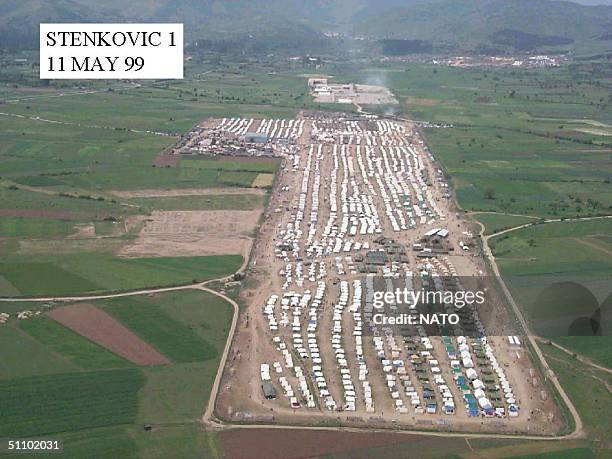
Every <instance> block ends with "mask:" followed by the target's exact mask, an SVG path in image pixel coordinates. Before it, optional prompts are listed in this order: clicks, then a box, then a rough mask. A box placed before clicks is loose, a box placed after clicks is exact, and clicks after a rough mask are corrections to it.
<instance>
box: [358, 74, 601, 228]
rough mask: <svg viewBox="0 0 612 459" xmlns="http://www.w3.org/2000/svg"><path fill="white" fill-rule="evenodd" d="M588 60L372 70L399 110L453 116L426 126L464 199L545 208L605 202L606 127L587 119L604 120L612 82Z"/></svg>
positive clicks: (483, 205) (541, 211) (502, 207)
mask: <svg viewBox="0 0 612 459" xmlns="http://www.w3.org/2000/svg"><path fill="white" fill-rule="evenodd" d="M592 70H593V69H592V68H591V67H590V64H588V63H586V64H582V65H574V66H564V67H561V68H559V69H546V70H515V69H512V70H510V69H486V68H476V69H460V68H450V67H444V66H435V67H434V66H428V65H418V64H417V65H408V66H404V67H400V66H397V65H393V64H390V66H389V67H388V68H386V69H379V70H377V72H378V73H379V77H384V79H385V80H386V81H387V83H388V84H389V85H390V86H391V87H392V88H393V90H394V92H395V93H396V95H397V96H398V98H399V100H400V104H401V107H400V110H401V111H403V112H404V113H406V114H408V115H409V116H411V117H412V118H415V119H420V120H426V121H430V122H436V123H446V124H452V125H453V126H454V127H453V128H438V129H436V128H430V129H425V131H424V134H425V138H426V140H427V142H428V144H429V145H430V147H431V148H432V150H433V152H434V153H435V155H436V157H437V158H438V159H439V160H440V162H441V163H442V165H443V166H444V169H445V170H446V171H447V173H448V175H449V176H450V178H451V181H452V183H453V185H454V187H455V189H456V193H457V197H458V198H459V203H460V204H461V205H462V206H463V207H464V208H465V209H468V210H481V211H483V210H484V211H489V210H493V211H498V212H508V213H516V214H528V215H537V216H552V215H591V214H599V213H606V212H608V211H609V209H610V205H612V188H611V187H610V181H609V177H610V169H609V160H610V146H611V145H610V144H611V142H610V137H609V136H608V135H605V132H604V131H603V130H601V129H600V130H597V129H588V127H589V126H590V127H591V128H593V126H604V130H605V129H608V127H609V125H610V122H611V121H612V119H611V118H612V117H611V116H610V113H611V112H610V110H609V105H608V104H609V99H608V96H609V93H610V82H609V80H606V78H605V75H604V74H602V73H597V72H593V71H592ZM364 73H365V75H362V76H361V78H362V79H365V78H367V77H368V75H370V74H371V72H370V73H368V72H364ZM606 126H608V127H606ZM488 188H491V189H492V190H493V191H494V196H493V199H490V198H489V199H488V198H487V197H485V195H486V193H485V191H486V190H487V189H488Z"/></svg>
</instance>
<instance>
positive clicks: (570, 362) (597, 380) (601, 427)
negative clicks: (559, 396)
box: [542, 345, 612, 457]
mask: <svg viewBox="0 0 612 459" xmlns="http://www.w3.org/2000/svg"><path fill="white" fill-rule="evenodd" d="M542 349H543V351H544V353H545V355H546V360H547V361H548V363H549V364H550V366H551V368H552V369H553V370H554V371H555V374H556V375H557V377H558V378H559V382H560V383H561V384H562V385H563V388H564V389H565V390H566V391H567V393H568V395H569V396H570V398H571V399H572V401H573V402H574V404H575V405H576V408H577V409H578V411H579V413H580V417H581V419H582V422H583V423H584V427H585V430H586V431H587V433H588V437H589V439H590V440H591V442H593V443H592V449H593V450H594V451H595V453H596V455H595V456H596V457H609V454H610V449H612V443H611V442H610V435H609V433H610V429H611V428H612V426H611V425H610V416H609V412H610V409H612V398H610V393H609V389H608V387H609V385H610V384H611V383H612V378H611V377H610V375H609V374H608V373H604V372H602V371H600V370H596V369H594V368H591V367H589V366H587V365H584V364H583V363H581V362H579V361H577V360H575V359H573V358H572V357H571V356H568V355H567V354H565V353H563V352H561V351H559V350H557V349H555V348H553V347H552V346H546V345H544V346H542ZM570 457H574V456H570ZM579 457H581V456H579ZM584 457H590V456H588V455H587V456H584Z"/></svg>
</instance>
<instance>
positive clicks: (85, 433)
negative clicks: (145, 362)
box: [0, 290, 232, 458]
mask: <svg viewBox="0 0 612 459" xmlns="http://www.w3.org/2000/svg"><path fill="white" fill-rule="evenodd" d="M95 304H96V305H97V306H98V307H101V308H102V309H104V310H105V311H107V312H110V313H111V314H113V315H114V316H115V317H118V318H119V319H120V320H121V321H122V322H123V323H124V324H126V325H127V326H128V327H130V328H131V330H132V331H134V332H135V333H136V334H138V335H139V336H141V337H143V338H144V339H146V340H147V341H148V342H149V343H151V344H153V345H154V346H156V347H158V348H160V349H163V350H164V353H167V355H168V356H170V357H176V359H175V360H173V362H172V363H171V364H170V365H164V366H158V367H143V368H134V367H133V366H132V365H131V364H129V362H126V365H128V366H129V367H127V368H116V367H117V366H120V363H118V362H117V359H119V358H118V357H115V356H113V355H112V354H111V355H110V357H109V355H107V354H106V352H107V351H105V350H104V349H102V348H100V347H99V346H97V345H95V344H93V343H90V342H89V341H87V340H85V339H84V338H81V337H79V336H78V335H76V334H73V333H72V332H70V331H68V330H66V329H64V328H63V327H62V326H61V325H59V324H56V323H54V322H52V321H50V320H48V319H46V318H44V317H37V318H35V319H29V320H27V321H20V322H19V323H18V324H17V325H15V324H14V323H13V322H9V325H3V326H0V346H2V349H3V355H2V359H0V390H1V391H2V394H3V397H5V396H6V397H11V402H10V403H7V404H4V403H3V409H2V410H1V411H0V431H2V432H3V434H5V435H31V436H42V435H45V434H52V436H53V437H56V438H60V439H62V440H63V442H64V448H65V457H70V458H89V457H92V454H95V456H96V457H122V458H123V457H126V458H132V457H133V458H136V457H146V458H152V457H159V458H166V457H222V456H221V454H222V452H221V445H220V444H219V442H218V441H217V440H216V437H215V436H214V435H213V436H211V435H209V434H206V433H204V432H202V431H201V428H200V425H199V424H198V422H197V421H198V419H199V417H200V416H201V414H202V412H203V409H204V407H205V405H206V403H207V401H208V397H209V394H210V389H211V386H212V382H213V380H214V377H215V374H216V371H217V368H218V365H219V360H218V359H219V358H218V356H219V355H220V353H221V351H222V349H223V347H224V345H225V340H226V339H227V332H228V330H229V325H230V322H231V317H232V307H231V306H230V305H229V304H228V303H226V302H224V301H223V300H222V299H220V298H219V297H217V296H215V295H212V294H209V293H206V292H201V291H197V290H191V291H181V292H169V293H164V294H158V295H153V296H146V297H139V298H138V299H137V301H134V302H132V301H127V300H121V301H108V300H105V301H99V302H95ZM0 306H1V305H0ZM24 306H25V307H27V308H29V309H35V306H36V305H35V304H32V303H28V304H26V305H24ZM168 321H169V322H170V325H168V324H167V323H166V322H168ZM14 325H15V326H14ZM188 347H193V348H194V349H188ZM4 351H6V352H4ZM179 352H183V353H186V355H187V356H190V360H191V361H188V362H186V360H187V359H186V358H183V357H181V356H180V355H179V354H178V353H179ZM119 360H121V359H119ZM19 361H21V363H19ZM121 362H124V361H123V360H121ZM94 369H96V370H94ZM48 373H57V374H48ZM25 376H28V377H25ZM144 424H151V425H153V431H152V432H145V431H144V430H143V428H142V426H143V425H144Z"/></svg>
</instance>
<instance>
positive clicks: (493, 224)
mask: <svg viewBox="0 0 612 459" xmlns="http://www.w3.org/2000/svg"><path fill="white" fill-rule="evenodd" d="M474 218H475V219H476V220H478V221H479V222H480V223H482V224H483V225H484V226H485V232H484V234H485V235H490V234H494V233H498V232H499V231H503V230H506V229H508V228H514V227H516V226H519V225H524V224H527V223H533V222H536V221H538V219H537V218H531V217H523V216H516V215H505V214H483V213H481V214H474Z"/></svg>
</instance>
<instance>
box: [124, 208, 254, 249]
mask: <svg viewBox="0 0 612 459" xmlns="http://www.w3.org/2000/svg"><path fill="white" fill-rule="evenodd" d="M261 212H262V211H261V210H249V211H238V210H231V211H230V210H206V211H168V212H163V211H155V212H153V213H152V215H151V217H150V218H149V219H147V220H146V222H145V225H144V228H143V229H142V231H141V232H140V234H139V235H138V237H137V238H136V239H135V240H134V241H133V242H132V243H131V244H128V245H126V246H124V247H123V248H122V249H121V250H120V251H119V256H122V257H126V258H130V257H131V258H137V257H164V256H206V255H227V254H239V255H243V256H244V257H248V253H249V251H250V249H251V245H252V243H253V233H254V230H255V227H256V226H257V222H258V220H259V216H260V215H261Z"/></svg>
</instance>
